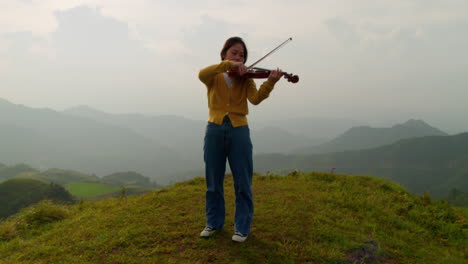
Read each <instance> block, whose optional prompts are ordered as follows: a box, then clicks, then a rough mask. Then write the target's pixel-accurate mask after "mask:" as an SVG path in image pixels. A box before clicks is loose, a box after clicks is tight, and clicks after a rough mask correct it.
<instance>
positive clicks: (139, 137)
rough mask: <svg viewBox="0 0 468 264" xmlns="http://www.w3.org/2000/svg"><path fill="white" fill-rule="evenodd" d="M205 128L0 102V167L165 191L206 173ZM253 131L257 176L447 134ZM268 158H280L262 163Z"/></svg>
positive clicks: (171, 119) (274, 124) (318, 121)
mask: <svg viewBox="0 0 468 264" xmlns="http://www.w3.org/2000/svg"><path fill="white" fill-rule="evenodd" d="M205 126H206V121H199V120H190V119H187V118H183V117H178V116H169V115H166V116H150V115H142V114H109V113H105V112H102V111H99V110H96V109H93V108H90V107H87V106H78V107H73V108H70V109H67V110H65V111H61V112H59V111H54V110H51V109H37V108H30V107H26V106H22V105H16V104H13V103H10V102H8V101H5V100H0V129H1V131H2V137H0V146H1V148H0V162H2V163H5V164H10V165H12V164H18V163H25V164H28V165H30V166H32V167H34V168H38V169H39V170H46V169H49V168H61V169H67V170H76V171H80V172H83V173H86V174H95V175H108V174H111V173H114V172H118V171H135V172H137V173H140V174H143V175H144V176H147V177H150V178H151V179H153V180H155V182H156V183H157V184H161V185H167V184H171V183H175V182H177V181H180V180H185V179H189V178H192V177H194V176H201V175H203V171H204V170H203V167H204V164H203V153H202V149H203V137H204V130H205V129H204V128H205ZM251 127H252V128H251V137H252V141H253V144H254V150H255V152H254V154H255V156H254V165H255V168H254V169H255V170H256V171H262V170H275V169H279V168H283V169H286V168H289V167H288V166H283V164H286V165H287V164H288V160H290V159H291V157H294V155H302V156H304V155H305V156H308V155H311V154H318V153H331V152H340V151H345V150H362V149H370V148H375V147H381V146H384V145H387V144H393V143H395V142H398V140H402V139H407V138H415V137H422V136H427V135H447V134H446V133H444V132H443V131H441V130H439V129H437V128H434V127H432V126H430V125H428V124H427V123H425V122H424V121H422V120H412V119H410V120H408V121H407V122H404V123H402V124H396V125H394V126H392V127H388V128H372V127H369V126H364V125H363V124H362V122H358V121H353V120H337V119H326V118H300V119H289V120H275V121H265V120H258V121H256V122H253V124H252V126H251ZM327 129H328V130H327ZM327 131H329V133H328V134H327ZM343 131H344V132H343ZM273 153H277V155H276V157H282V159H283V160H276V159H273V160H275V161H274V162H268V160H269V159H265V158H264V155H266V156H267V157H270V156H275V155H273ZM285 154H290V155H291V156H287V155H285ZM328 156H330V155H328ZM276 161H277V162H276ZM305 163H307V162H305ZM327 166H328V165H327ZM292 167H293V168H294V166H292ZM306 167H307V166H306ZM309 167H310V166H309ZM309 167H307V168H309ZM316 168H317V167H314V166H312V169H316ZM322 169H325V170H329V168H328V167H327V168H322ZM350 173H353V172H350Z"/></svg>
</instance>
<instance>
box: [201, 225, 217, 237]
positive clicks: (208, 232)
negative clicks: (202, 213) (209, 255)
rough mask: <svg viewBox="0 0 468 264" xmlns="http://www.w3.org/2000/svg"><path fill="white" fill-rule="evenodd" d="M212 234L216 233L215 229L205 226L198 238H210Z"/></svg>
mask: <svg viewBox="0 0 468 264" xmlns="http://www.w3.org/2000/svg"><path fill="white" fill-rule="evenodd" d="M214 233H216V228H214V227H211V226H207V227H205V229H203V231H202V232H201V233H200V236H201V237H210V236H212V235H213V234H214Z"/></svg>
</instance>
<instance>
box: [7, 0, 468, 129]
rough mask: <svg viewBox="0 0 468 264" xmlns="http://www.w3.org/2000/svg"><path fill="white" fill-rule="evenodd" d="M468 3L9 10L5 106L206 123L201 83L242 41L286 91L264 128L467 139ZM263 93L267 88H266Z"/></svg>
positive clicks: (266, 0)
mask: <svg viewBox="0 0 468 264" xmlns="http://www.w3.org/2000/svg"><path fill="white" fill-rule="evenodd" d="M467 10H468V1H466V0H392V1H390V0H385V1H384V0H358V1H345V0H342V1H330V0H327V1H325V0H323V1H322V0H320V1H313V0H308V1H306V0H304V1H301V0H296V1H284V0H283V1H277V0H259V1H244V0H232V1H231V0H216V1H212V0H198V1H188V0H187V1H175V0H174V1H167V0H165V1H156V0H152V1H150V0H131V1H130V0H96V1H91V0H89V1H87V0H82V1H78V0H76V1H74V0H67V1H63V0H16V1H13V0H0V98H4V99H6V100H8V101H11V102H13V103H17V104H24V105H27V106H31V107H47V108H52V109H55V110H63V109H66V108H68V107H72V106H76V105H89V106H91V107H94V108H97V109H100V110H103V111H106V112H111V113H127V112H139V113H147V114H156V115H160V114H176V115H181V116H186V117H189V118H193V119H199V120H203V119H205V118H206V116H207V100H206V88H205V87H204V86H203V85H202V84H201V83H200V82H199V80H198V71H199V70H200V69H201V68H202V67H205V66H207V65H210V64H214V63H218V62H219V60H220V58H219V51H220V49H221V46H222V44H223V43H224V41H225V39H227V38H228V37H230V36H235V35H237V36H241V37H243V38H244V40H245V41H246V43H247V46H248V48H249V61H248V62H247V64H249V62H250V63H251V62H253V61H255V60H257V59H258V58H260V57H261V56H263V54H265V53H267V52H268V51H269V50H270V49H272V48H274V47H275V46H276V45H278V44H280V43H281V42H282V41H284V40H286V39H287V38H288V37H292V38H293V41H292V42H291V43H289V44H288V45H286V46H285V47H284V48H282V49H281V50H279V51H278V52H276V53H275V54H273V55H272V56H271V57H270V58H269V59H268V60H266V61H264V62H262V63H261V64H259V65H258V66H259V67H265V68H274V67H277V66H278V67H280V68H282V69H283V70H285V71H288V72H292V73H295V74H298V75H299V77H300V82H299V83H298V84H291V83H288V82H286V81H285V80H282V81H281V82H279V83H278V84H277V86H276V88H275V90H274V91H273V93H272V94H271V97H270V98H268V99H267V100H266V101H265V102H263V103H262V104H260V105H259V106H256V107H254V106H250V109H251V115H250V116H251V117H252V118H257V119H258V118H267V119H275V118H277V117H278V118H285V117H305V116H319V117H320V116H321V117H340V118H350V119H355V120H363V121H366V122H369V124H378V123H379V122H380V123H384V122H387V121H389V122H393V121H395V122H404V121H406V120H407V119H409V118H422V119H424V120H426V121H427V122H429V123H430V124H432V125H435V126H438V127H439V128H441V129H445V130H446V131H447V130H448V132H461V131H468V50H467V49H468V12H467ZM261 82H262V81H261V80H258V81H257V84H258V85H260V84H261Z"/></svg>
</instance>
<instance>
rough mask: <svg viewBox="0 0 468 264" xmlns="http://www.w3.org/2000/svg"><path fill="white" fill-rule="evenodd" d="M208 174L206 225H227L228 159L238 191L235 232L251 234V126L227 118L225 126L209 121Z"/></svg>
mask: <svg viewBox="0 0 468 264" xmlns="http://www.w3.org/2000/svg"><path fill="white" fill-rule="evenodd" d="M203 150H204V159H205V176H206V187H207V191H206V218H207V221H206V225H207V226H211V227H214V228H217V229H221V228H223V227H224V218H225V207H224V189H223V185H224V174H225V172H226V158H227V160H228V161H229V166H230V168H231V172H232V176H233V178H234V189H235V193H236V215H235V219H234V220H235V221H234V222H235V229H236V230H235V231H238V232H241V233H244V234H248V233H250V225H251V223H252V219H253V210H254V206H253V197H252V174H253V160H252V142H251V140H250V130H249V127H248V126H240V127H233V126H232V124H231V121H230V120H229V118H228V117H225V118H224V120H223V124H222V125H217V124H214V123H210V122H208V125H207V127H206V134H205V144H204V147H203Z"/></svg>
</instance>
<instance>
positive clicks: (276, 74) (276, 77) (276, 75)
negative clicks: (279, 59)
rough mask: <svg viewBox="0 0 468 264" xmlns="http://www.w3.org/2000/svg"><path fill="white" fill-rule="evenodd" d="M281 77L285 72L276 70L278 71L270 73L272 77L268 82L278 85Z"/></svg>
mask: <svg viewBox="0 0 468 264" xmlns="http://www.w3.org/2000/svg"><path fill="white" fill-rule="evenodd" d="M281 76H283V72H282V71H281V70H280V68H276V70H272V71H271V72H270V76H268V80H269V81H271V82H273V83H276V82H277V81H278V80H279V79H280V78H281Z"/></svg>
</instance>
